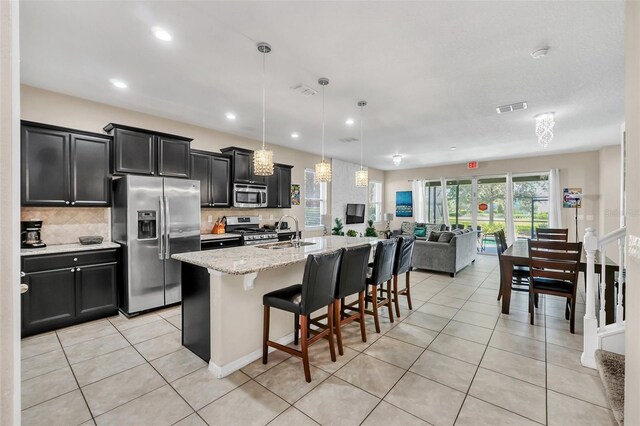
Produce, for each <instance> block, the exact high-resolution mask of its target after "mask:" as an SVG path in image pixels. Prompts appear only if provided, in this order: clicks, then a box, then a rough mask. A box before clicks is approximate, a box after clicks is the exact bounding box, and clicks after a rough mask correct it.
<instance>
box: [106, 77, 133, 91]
mask: <svg viewBox="0 0 640 426" xmlns="http://www.w3.org/2000/svg"><path fill="white" fill-rule="evenodd" d="M109 81H110V82H111V84H113V85H114V86H116V87H117V88H118V89H126V88H127V87H129V86H127V83H125V82H124V81H122V80H118V79H117V78H112V79H111V80H109Z"/></svg>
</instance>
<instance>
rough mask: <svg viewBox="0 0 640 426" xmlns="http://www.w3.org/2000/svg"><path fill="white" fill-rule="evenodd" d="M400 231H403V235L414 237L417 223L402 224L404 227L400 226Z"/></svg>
mask: <svg viewBox="0 0 640 426" xmlns="http://www.w3.org/2000/svg"><path fill="white" fill-rule="evenodd" d="M400 229H401V230H402V235H413V232H414V230H415V229H416V223H415V222H402V225H401V226H400Z"/></svg>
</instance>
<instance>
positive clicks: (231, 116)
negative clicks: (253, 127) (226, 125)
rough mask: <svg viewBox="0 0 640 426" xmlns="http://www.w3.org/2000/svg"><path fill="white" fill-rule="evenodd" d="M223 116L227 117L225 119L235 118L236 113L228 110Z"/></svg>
mask: <svg viewBox="0 0 640 426" xmlns="http://www.w3.org/2000/svg"><path fill="white" fill-rule="evenodd" d="M225 117H227V120H235V119H236V115H235V114H234V113H232V112H228V113H226V114H225Z"/></svg>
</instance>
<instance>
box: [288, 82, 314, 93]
mask: <svg viewBox="0 0 640 426" xmlns="http://www.w3.org/2000/svg"><path fill="white" fill-rule="evenodd" d="M291 89H292V90H295V91H296V92H298V93H300V94H302V95H304V96H313V95H316V94H317V93H318V91H317V90H315V89H312V88H311V87H309V86H305V85H304V84H298V85H297V86H293V87H292V88H291Z"/></svg>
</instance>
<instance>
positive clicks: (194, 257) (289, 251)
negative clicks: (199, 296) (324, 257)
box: [171, 235, 378, 275]
mask: <svg viewBox="0 0 640 426" xmlns="http://www.w3.org/2000/svg"><path fill="white" fill-rule="evenodd" d="M302 241H304V242H308V243H313V244H312V245H307V246H302V247H300V248H286V249H281V250H269V249H263V248H260V246H242V247H232V248H228V249H224V250H207V251H197V252H191V253H180V254H174V255H173V256H171V257H172V258H173V259H176V260H180V261H182V262H186V263H191V264H193V265H196V266H200V267H203V268H207V269H212V270H215V271H219V272H222V273H225V274H231V275H244V274H250V273H253V272H260V271H265V270H268V269H275V268H281V267H283V266H287V265H292V264H294V263H298V262H303V261H304V260H305V259H306V258H307V256H308V255H310V254H319V253H324V252H328V251H333V250H337V249H339V248H343V247H350V246H356V245H360V244H375V243H376V242H377V241H378V239H377V238H360V237H340V236H333V235H332V236H326V237H313V238H305V239H303V240H302ZM272 244H273V243H272Z"/></svg>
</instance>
